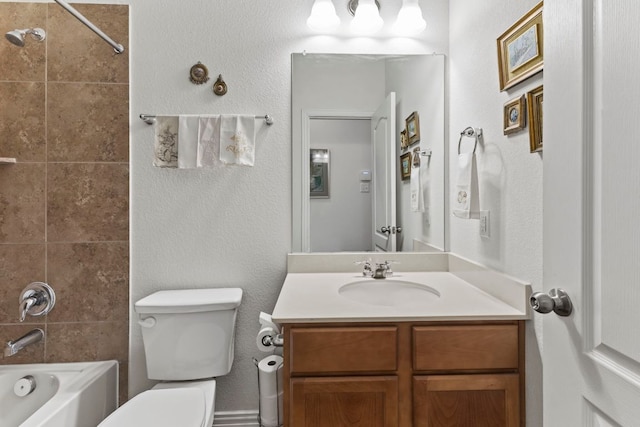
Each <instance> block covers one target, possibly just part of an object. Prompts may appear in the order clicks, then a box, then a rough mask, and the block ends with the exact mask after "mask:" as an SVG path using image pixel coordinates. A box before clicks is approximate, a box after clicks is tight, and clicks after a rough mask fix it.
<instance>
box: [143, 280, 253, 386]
mask: <svg viewBox="0 0 640 427" xmlns="http://www.w3.org/2000/svg"><path fill="white" fill-rule="evenodd" d="M241 300H242V289H240V288H215V289H180V290H168V291H159V292H155V293H153V294H151V295H149V296H147V297H145V298H142V299H141V300H140V301H138V302H136V303H135V311H136V313H137V314H138V323H139V324H140V326H141V327H142V339H143V342H144V352H145V357H146V360H147V377H148V378H150V379H153V380H165V381H180V380H195V379H201V378H210V377H217V376H221V375H226V374H228V373H229V371H230V370H231V365H232V364H233V350H234V335H235V324H236V314H237V312H238V306H239V305H240V301H241Z"/></svg>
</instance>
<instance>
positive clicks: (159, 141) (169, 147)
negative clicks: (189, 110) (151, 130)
mask: <svg viewBox="0 0 640 427" xmlns="http://www.w3.org/2000/svg"><path fill="white" fill-rule="evenodd" d="M153 152H154V153H153V154H154V156H153V165H154V166H157V167H160V168H177V167H178V117H177V116H157V117H156V125H155V142H154V147H153Z"/></svg>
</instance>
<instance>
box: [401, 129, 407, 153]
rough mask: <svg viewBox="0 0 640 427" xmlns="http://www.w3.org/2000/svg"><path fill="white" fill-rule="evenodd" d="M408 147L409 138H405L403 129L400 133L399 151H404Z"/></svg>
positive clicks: (405, 133) (405, 131)
mask: <svg viewBox="0 0 640 427" xmlns="http://www.w3.org/2000/svg"><path fill="white" fill-rule="evenodd" d="M407 147H409V138H407V130H406V129H403V130H402V131H401V132H400V149H401V150H405V149H406V148H407Z"/></svg>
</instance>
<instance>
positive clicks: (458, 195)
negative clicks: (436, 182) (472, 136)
mask: <svg viewBox="0 0 640 427" xmlns="http://www.w3.org/2000/svg"><path fill="white" fill-rule="evenodd" d="M454 190H455V194H454V198H453V199H454V200H453V214H454V215H455V216H457V217H458V218H465V219H469V218H476V219H477V218H480V208H479V202H478V172H477V170H476V155H475V154H474V153H463V154H459V155H458V181H457V183H456V186H455V187H454Z"/></svg>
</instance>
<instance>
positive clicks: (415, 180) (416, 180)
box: [410, 154, 424, 212]
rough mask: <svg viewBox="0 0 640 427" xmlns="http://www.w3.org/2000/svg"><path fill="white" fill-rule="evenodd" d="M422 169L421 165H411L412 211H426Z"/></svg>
mask: <svg viewBox="0 0 640 427" xmlns="http://www.w3.org/2000/svg"><path fill="white" fill-rule="evenodd" d="M418 155H419V154H418ZM420 169H421V167H420V166H413V167H411V188H410V194H411V212H424V192H423V190H422V178H421V175H422V173H421V172H420Z"/></svg>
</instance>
